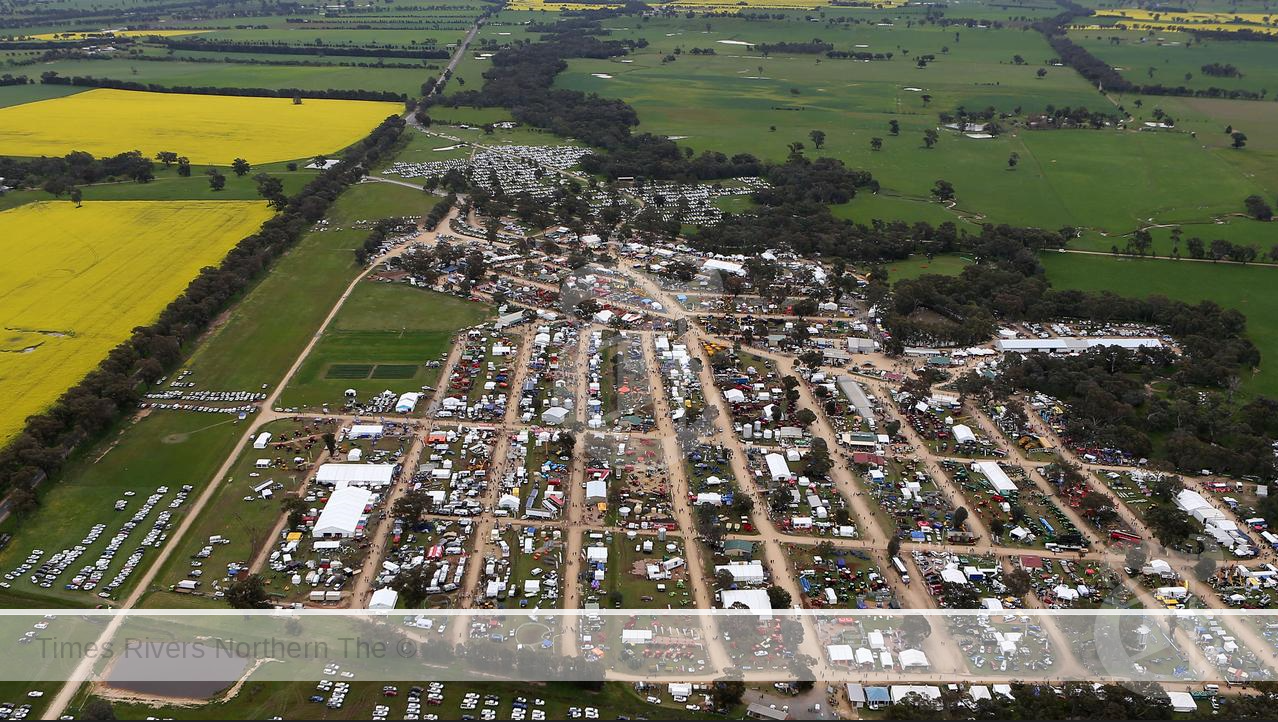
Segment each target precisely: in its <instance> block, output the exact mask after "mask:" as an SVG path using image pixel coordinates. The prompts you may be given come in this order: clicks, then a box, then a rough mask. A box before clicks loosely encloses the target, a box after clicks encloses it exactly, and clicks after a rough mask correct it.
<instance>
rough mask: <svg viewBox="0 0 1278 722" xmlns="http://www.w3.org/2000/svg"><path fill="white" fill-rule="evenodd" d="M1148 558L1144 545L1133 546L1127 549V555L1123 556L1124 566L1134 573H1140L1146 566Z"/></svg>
mask: <svg viewBox="0 0 1278 722" xmlns="http://www.w3.org/2000/svg"><path fill="white" fill-rule="evenodd" d="M1148 558H1149V557H1148V555H1146V553H1145V545H1144V544H1133V545H1131V546H1130V547H1127V553H1126V554H1125V555H1124V556H1123V564H1124V565H1126V566H1127V568H1128V569H1131V570H1132V571H1134V572H1139V571H1140V570H1141V568H1142V567H1144V566H1145V562H1146V561H1147V560H1148Z"/></svg>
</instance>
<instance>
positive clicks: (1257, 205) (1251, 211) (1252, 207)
mask: <svg viewBox="0 0 1278 722" xmlns="http://www.w3.org/2000/svg"><path fill="white" fill-rule="evenodd" d="M72 192H73V193H74V191H72ZM1243 205H1245V206H1246V207H1247V215H1249V216H1251V217H1252V218H1255V219H1256V220H1258V221H1270V220H1273V217H1274V209H1273V208H1271V207H1269V204H1268V203H1266V202H1265V199H1264V198H1261V197H1260V196H1257V195H1250V196H1247V199H1246V200H1244V201H1243Z"/></svg>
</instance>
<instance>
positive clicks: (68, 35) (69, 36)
mask: <svg viewBox="0 0 1278 722" xmlns="http://www.w3.org/2000/svg"><path fill="white" fill-rule="evenodd" d="M207 32H209V31H208V30H100V31H98V32H80V31H71V32H65V33H40V34H38V35H24V36H22V37H21V38H19V39H20V40H25V39H30V40H100V39H105V38H145V37H149V36H153V35H154V36H156V37H161V38H169V37H175V36H179V35H198V34H200V33H207Z"/></svg>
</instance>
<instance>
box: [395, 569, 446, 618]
mask: <svg viewBox="0 0 1278 722" xmlns="http://www.w3.org/2000/svg"><path fill="white" fill-rule="evenodd" d="M434 576H435V575H434V573H433V572H429V573H428V571H427V565H425V564H418V565H417V566H415V567H413V568H411V569H401V570H400V572H399V574H396V575H395V579H394V580H392V581H391V583H390V588H391V589H394V590H395V591H397V592H399V596H400V597H402V598H403V600H404V606H405V607H407V608H408V609H416V608H418V607H420V606H421V605H422V602H424V601H426V598H427V597H429V596H430V591H429V590H430V586H431V582H433V581H434Z"/></svg>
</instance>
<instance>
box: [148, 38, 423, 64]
mask: <svg viewBox="0 0 1278 722" xmlns="http://www.w3.org/2000/svg"><path fill="white" fill-rule="evenodd" d="M161 44H162V45H163V46H164V47H166V48H169V49H171V50H195V51H200V52H209V53H259V54H264V55H338V56H342V57H348V56H355V57H358V56H366V57H370V58H416V59H418V60H447V59H448V51H447V50H404V49H398V48H366V47H348V46H337V45H268V44H261V45H258V44H255V43H235V42H229V41H224V40H194V39H192V40H174V39H167V38H166V39H164V40H162V41H161Z"/></svg>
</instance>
